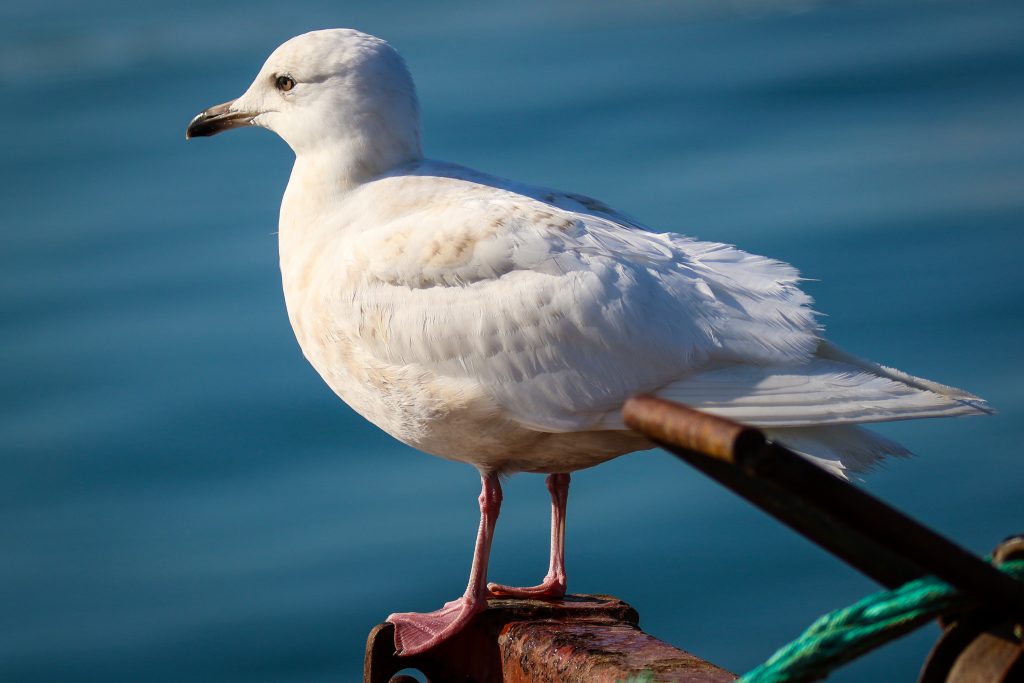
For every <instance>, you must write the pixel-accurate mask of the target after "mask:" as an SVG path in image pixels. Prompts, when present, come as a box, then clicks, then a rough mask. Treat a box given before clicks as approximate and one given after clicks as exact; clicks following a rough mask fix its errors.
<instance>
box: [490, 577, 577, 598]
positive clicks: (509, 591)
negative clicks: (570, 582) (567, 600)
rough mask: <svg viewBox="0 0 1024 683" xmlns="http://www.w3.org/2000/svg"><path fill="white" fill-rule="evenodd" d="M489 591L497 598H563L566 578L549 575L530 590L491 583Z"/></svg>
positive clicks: (529, 588)
mask: <svg viewBox="0 0 1024 683" xmlns="http://www.w3.org/2000/svg"><path fill="white" fill-rule="evenodd" d="M487 590H489V591H490V592H491V594H492V595H494V597H496V598H561V597H565V577H564V576H561V577H559V576H552V575H551V574H548V575H547V576H545V577H544V580H543V581H542V582H541V583H540V584H538V585H536V586H530V587H528V588H516V587H514V586H503V585H501V584H498V583H489V584H487Z"/></svg>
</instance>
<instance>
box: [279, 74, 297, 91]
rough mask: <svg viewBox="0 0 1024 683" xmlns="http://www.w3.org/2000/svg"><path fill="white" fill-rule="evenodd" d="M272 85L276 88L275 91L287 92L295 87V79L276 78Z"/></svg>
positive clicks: (288, 77)
mask: <svg viewBox="0 0 1024 683" xmlns="http://www.w3.org/2000/svg"><path fill="white" fill-rule="evenodd" d="M274 85H275V86H277V89H278V90H280V91H281V92H288V91H289V90H291V89H292V88H294V87H295V79H293V78H292V77H291V76H278V77H277V80H276V81H274Z"/></svg>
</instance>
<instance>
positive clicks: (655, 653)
mask: <svg viewBox="0 0 1024 683" xmlns="http://www.w3.org/2000/svg"><path fill="white" fill-rule="evenodd" d="M638 621H639V615H638V614H637V612H636V610H634V609H633V608H632V607H630V606H629V605H627V604H626V603H625V602H623V601H621V600H619V599H618V598H614V597H611V596H608V595H569V596H566V597H565V599H563V600H553V601H547V600H522V599H515V600H508V599H497V598H495V599H492V600H490V601H489V602H488V605H487V611H486V612H484V613H483V614H481V615H480V616H478V617H477V618H476V619H475V620H474V621H473V623H472V624H471V625H470V626H468V627H467V628H466V629H465V630H464V631H462V632H461V633H459V634H458V635H456V636H455V637H453V638H452V639H450V640H448V641H446V642H445V643H443V644H441V645H439V646H438V647H436V648H434V649H433V650H431V651H429V652H426V653H423V654H421V655H416V656H412V657H397V656H396V655H395V654H394V650H395V647H394V628H393V627H392V625H391V624H388V623H384V624H380V625H378V626H375V627H374V628H373V630H372V631H370V635H369V638H368V639H367V642H366V659H365V660H364V666H363V681H364V683H388V682H389V681H391V680H392V677H393V676H395V674H396V673H397V672H399V671H401V670H402V669H418V670H419V671H421V672H423V674H425V675H426V676H427V678H428V680H429V681H430V683H451V682H454V681H459V682H460V683H462V682H465V683H491V682H492V681H503V682H505V683H526V682H531V683H536V682H540V681H550V682H552V683H554V682H556V681H558V682H562V683H616V682H617V681H629V680H631V679H634V678H636V679H638V680H639V681H644V682H645V683H647V682H648V681H650V682H651V683H654V682H655V681H657V682H659V683H660V682H662V681H665V682H667V683H725V682H726V681H734V680H736V676H735V675H733V674H732V673H730V672H728V671H726V670H725V669H721V668H719V667H717V666H715V665H714V664H711V663H709V662H706V661H704V660H703V659H701V658H699V657H696V656H694V655H691V654H689V653H688V652H683V651H682V650H679V649H676V648H674V647H672V646H671V645H669V644H668V643H665V642H663V641H661V640H658V639H657V638H655V637H653V636H650V635H648V634H646V633H644V632H643V631H641V630H640V628H639V626H638V625H637V623H638Z"/></svg>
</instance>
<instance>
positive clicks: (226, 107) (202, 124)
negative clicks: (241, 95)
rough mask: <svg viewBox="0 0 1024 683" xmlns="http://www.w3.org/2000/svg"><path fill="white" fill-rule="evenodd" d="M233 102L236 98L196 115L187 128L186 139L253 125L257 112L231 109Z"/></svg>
mask: <svg viewBox="0 0 1024 683" xmlns="http://www.w3.org/2000/svg"><path fill="white" fill-rule="evenodd" d="M232 104H234V100H232V101H231V102H225V103H224V104H218V105H217V106H216V107H210V108H209V109H207V110H206V111H201V112H199V113H198V114H197V115H196V117H195V118H194V119H192V120H191V121H190V122H189V124H188V128H186V129H185V139H186V140H191V139H192V138H205V137H209V136H211V135H216V134H217V133H221V132H223V131H226V130H231V129H232V128H240V127H242V126H251V125H253V124H252V120H253V118H254V116H255V114H250V113H247V112H241V111H231V109H230V107H231V105H232Z"/></svg>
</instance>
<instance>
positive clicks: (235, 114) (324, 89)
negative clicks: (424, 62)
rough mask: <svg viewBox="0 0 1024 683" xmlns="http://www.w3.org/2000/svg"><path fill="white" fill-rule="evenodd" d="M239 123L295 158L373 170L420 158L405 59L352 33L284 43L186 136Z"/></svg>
mask: <svg viewBox="0 0 1024 683" xmlns="http://www.w3.org/2000/svg"><path fill="white" fill-rule="evenodd" d="M241 126H260V127H262V128H267V129H269V130H272V131H274V132H275V133H277V134H278V135H279V136H281V138H283V139H284V141H285V142H287V143H288V145H289V146H290V147H291V148H292V150H293V151H294V152H295V153H296V155H299V156H302V155H303V154H308V153H314V152H317V151H327V152H328V153H331V154H335V155H339V154H340V155H346V154H347V155H350V156H352V157H353V159H352V161H353V162H357V163H358V162H361V163H369V160H371V159H374V160H376V161H375V162H374V163H372V164H371V165H372V166H375V167H378V168H377V169H374V170H383V169H382V168H380V167H381V166H383V168H387V167H388V166H390V165H394V164H396V163H401V162H402V161H405V160H407V159H414V158H419V156H421V151H420V124H419V107H418V105H417V101H416V88H415V86H414V85H413V82H412V77H411V76H410V75H409V70H408V69H407V68H406V66H405V62H404V61H403V60H402V58H401V57H400V56H399V54H398V52H396V51H395V50H394V49H393V48H392V47H391V46H390V45H388V44H387V43H386V42H384V41H383V40H381V39H380V38H376V37H374V36H371V35H367V34H365V33H360V32H359V31H355V30H352V29H327V30H323V31H313V32H310V33H305V34H303V35H300V36H296V37H295V38H292V39H291V40H289V41H288V42H286V43H284V44H283V45H281V46H280V47H279V48H277V49H276V50H274V52H273V54H271V55H270V57H269V58H268V59H267V62H266V63H265V64H264V65H263V68H262V69H260V72H259V74H257V76H256V79H255V80H254V81H253V82H252V85H250V86H249V89H248V90H246V91H245V93H244V94H242V96H241V97H239V98H238V99H235V100H232V101H230V102H225V103H223V104H219V105H217V106H215V107H210V108H209V109H207V110H205V111H202V112H200V113H199V114H198V115H197V116H196V117H195V118H194V119H192V121H191V122H190V123H189V125H188V129H187V130H186V131H185V138H186V139H188V138H193V137H204V136H209V135H215V134H217V133H220V132H221V131H225V130H229V129H231V128H238V127H241ZM367 170H369V169H367Z"/></svg>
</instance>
